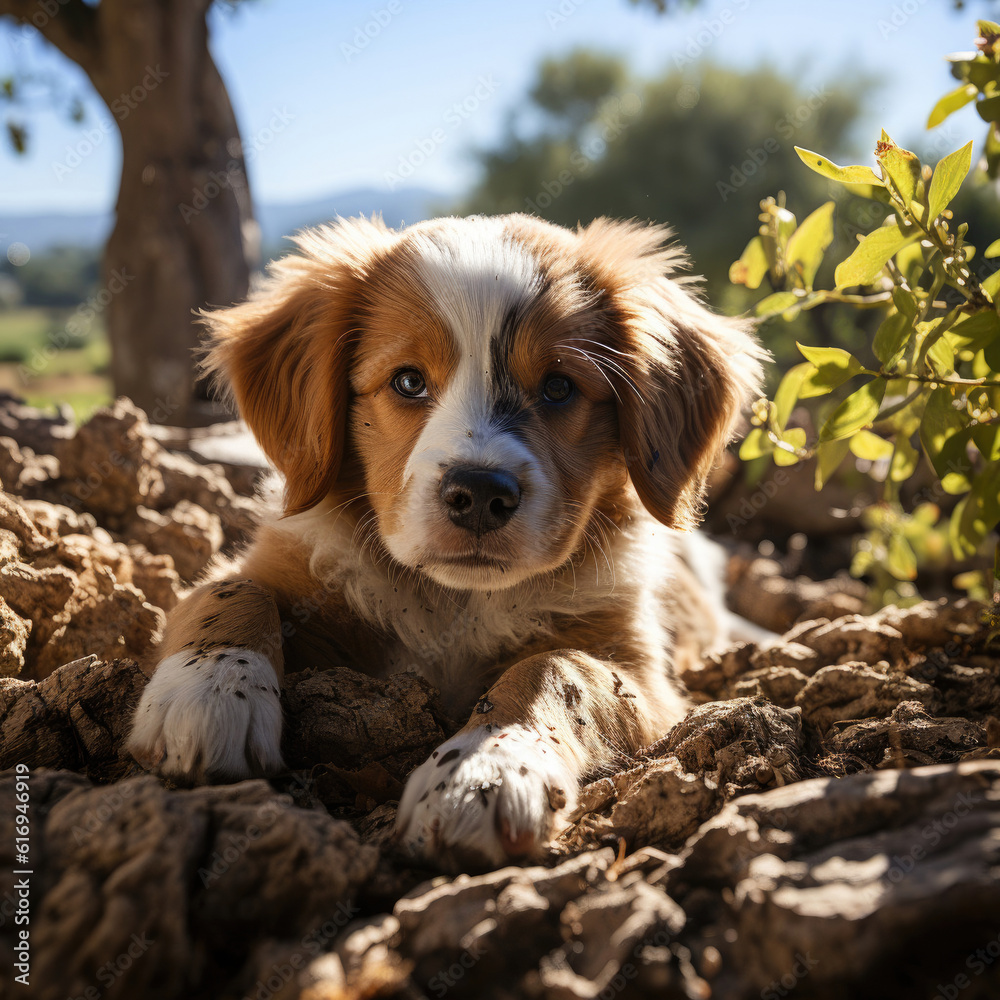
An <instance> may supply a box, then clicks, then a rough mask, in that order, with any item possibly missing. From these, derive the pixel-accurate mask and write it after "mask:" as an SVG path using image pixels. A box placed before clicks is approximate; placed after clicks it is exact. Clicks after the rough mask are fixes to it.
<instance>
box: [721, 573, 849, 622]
mask: <svg viewBox="0 0 1000 1000" xmlns="http://www.w3.org/2000/svg"><path fill="white" fill-rule="evenodd" d="M727 574H728V575H727V585H728V588H729V589H728V593H727V599H728V601H729V606H730V608H731V609H732V610H733V611H735V612H736V613H737V614H738V615H742V616H743V617H744V618H747V619H749V620H750V621H752V622H756V623H757V624H758V625H761V626H763V627H764V628H768V629H770V630H771V631H772V632H779V633H781V632H785V631H787V630H788V629H789V628H790V627H791V625H792V623H793V622H794V621H796V620H797V619H799V618H801V617H803V615H809V616H810V617H814V618H815V617H819V614H820V612H823V613H825V612H827V611H828V610H833V609H836V611H837V612H838V613H839V614H841V615H844V614H857V613H858V612H860V611H861V610H862V609H863V607H864V598H865V586H864V584H863V583H861V581H860V580H854V579H852V578H851V577H849V576H846V575H844V576H838V577H836V578H835V579H833V580H810V579H808V578H807V577H796V578H795V579H793V580H790V579H788V578H787V576H786V575H785V574H784V573H783V572H782V569H781V565H780V564H779V563H778V562H777V561H775V560H774V559H765V558H763V557H760V556H756V557H752V558H749V559H747V558H745V557H743V556H740V555H736V556H733V557H732V558H731V559H730V561H729V568H728V571H727Z"/></svg>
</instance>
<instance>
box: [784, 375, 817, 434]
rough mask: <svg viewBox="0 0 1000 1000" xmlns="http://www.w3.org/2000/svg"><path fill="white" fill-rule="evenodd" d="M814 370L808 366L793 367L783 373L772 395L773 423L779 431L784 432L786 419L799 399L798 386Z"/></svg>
mask: <svg viewBox="0 0 1000 1000" xmlns="http://www.w3.org/2000/svg"><path fill="white" fill-rule="evenodd" d="M812 371H814V368H813V366H812V365H810V364H801V365H793V366H792V367H791V368H789V369H788V371H787V372H785V375H784V378H782V380H781V385H779V386H778V390H777V392H775V394H774V423H775V424H776V426H777V427H778V429H779V430H784V429H785V425H786V424H787V423H788V418H789V417H790V416H791V415H792V408H793V407H794V406H795V403H796V402H797V401H798V398H799V386H801V385H802V380H803V379H804V378H805V377H806V376H807V375H808V374H809V373H810V372H812Z"/></svg>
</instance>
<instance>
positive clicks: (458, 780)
mask: <svg viewBox="0 0 1000 1000" xmlns="http://www.w3.org/2000/svg"><path fill="white" fill-rule="evenodd" d="M547 742H548V741H547V740H545V739H544V738H543V737H542V736H540V735H539V734H538V733H536V732H534V731H532V730H529V729H526V728H524V727H521V726H509V727H505V728H502V729H501V728H497V727H488V726H477V727H476V728H474V729H468V730H462V731H461V732H460V733H458V734H456V735H455V736H453V737H452V738H451V739H450V740H448V742H447V743H443V744H442V745H441V746H440V747H439V748H438V749H437V750H435V751H434V753H433V754H431V756H430V758H429V759H428V760H427V761H426V762H425V763H423V764H421V765H420V767H418V768H417V769H416V770H415V771H414V772H413V773H412V774H411V775H410V777H409V779H408V780H407V783H406V788H405V789H404V791H403V798H402V800H401V801H400V803H399V812H398V814H397V818H396V835H397V837H398V838H399V841H400V842H401V844H402V846H403V847H404V849H406V850H407V851H409V853H410V854H413V855H415V856H418V857H424V858H427V859H429V860H432V861H435V862H437V863H438V864H441V865H442V866H444V867H449V868H466V867H479V868H485V867H493V868H495V867H497V866H498V865H501V864H503V863H504V862H506V861H508V860H510V859H511V858H523V857H530V856H531V855H534V854H537V853H538V852H539V850H540V849H541V848H542V847H544V845H545V844H546V843H548V841H549V840H550V839H551V837H552V836H553V834H554V833H555V832H557V830H558V828H559V827H560V826H561V825H562V822H563V819H564V816H565V815H566V813H568V812H569V811H570V810H572V808H573V806H574V805H575V803H576V796H577V788H578V784H579V782H578V778H577V776H576V774H574V772H573V770H572V769H571V768H570V767H569V766H568V765H567V764H566V762H565V761H564V760H563V759H562V758H561V757H560V756H559V754H558V753H557V752H556V751H555V748H554V747H553V746H551V745H548V746H547V745H546V743H547Z"/></svg>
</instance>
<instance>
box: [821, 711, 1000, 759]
mask: <svg viewBox="0 0 1000 1000" xmlns="http://www.w3.org/2000/svg"><path fill="white" fill-rule="evenodd" d="M828 746H829V748H830V750H831V751H832V752H833V753H837V754H842V755H844V756H845V757H846V756H850V757H852V758H854V759H855V760H857V761H860V762H863V764H864V766H866V767H869V768H903V767H916V766H918V765H921V764H931V763H939V762H942V761H958V760H968V759H973V758H976V757H985V756H987V755H988V754H989V753H990V752H991V751H990V748H989V744H988V738H987V733H986V727H985V726H983V725H980V724H979V723H976V722H970V721H969V720H967V719H956V718H951V719H949V718H935V717H933V716H931V715H928V714H927V712H926V710H925V709H924V706H923V705H921V704H920V703H919V702H916V701H904V702H900V703H899V705H897V706H896V708H895V709H893V712H892V714H891V715H890V716H889V717H888V718H887V719H871V720H869V721H866V722H858V723H855V724H854V725H850V726H846V727H845V728H843V729H840V730H834V732H832V733H831V734H830V736H829V739H828ZM998 756H1000V754H998Z"/></svg>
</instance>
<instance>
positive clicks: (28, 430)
mask: <svg viewBox="0 0 1000 1000" xmlns="http://www.w3.org/2000/svg"><path fill="white" fill-rule="evenodd" d="M73 432H74V419H73V410H72V409H71V408H70V407H69V406H65V405H64V406H59V407H57V408H56V415H55V416H53V415H52V414H51V413H50V412H49V411H47V410H40V409H38V408H37V407H34V406H28V405H27V404H26V403H25V402H24V400H23V399H18V398H17V397H16V396H12V395H10V393H6V392H0V435H3V436H4V437H9V438H11V439H13V440H14V441H15V442H16V443H17V445H18V446H19V447H20V448H21V449H25V448H30V449H31V450H32V451H33V452H35V453H36V454H39V455H40V454H45V453H51V452H52V442H53V441H60V440H65V439H67V438H70V437H72V436H73ZM5 484H6V480H5ZM8 489H9V487H8Z"/></svg>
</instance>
